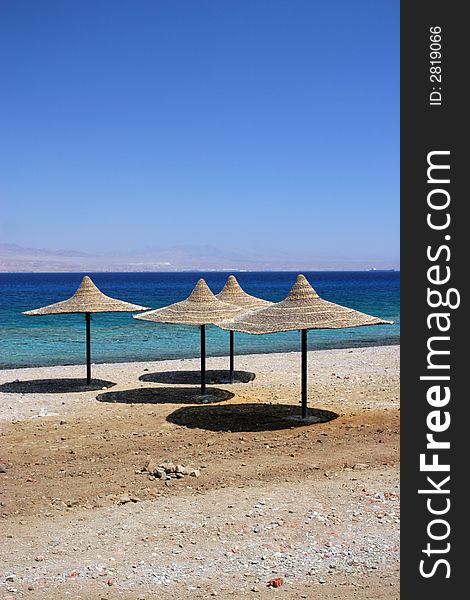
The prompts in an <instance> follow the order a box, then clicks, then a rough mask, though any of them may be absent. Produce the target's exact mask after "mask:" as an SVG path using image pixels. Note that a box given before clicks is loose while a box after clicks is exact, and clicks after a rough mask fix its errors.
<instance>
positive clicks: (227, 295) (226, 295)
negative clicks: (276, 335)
mask: <svg viewBox="0 0 470 600" xmlns="http://www.w3.org/2000/svg"><path fill="white" fill-rule="evenodd" d="M216 296H217V298H218V299H219V300H222V302H228V303H229V304H234V305H235V306H239V307H240V308H243V309H245V310H247V311H249V310H255V309H257V308H263V307H266V306H269V305H270V304H272V302H269V300H263V299H262V298H257V297H256V296H251V295H250V294H247V293H246V292H245V290H244V289H243V288H242V287H241V286H240V284H239V283H238V281H237V279H236V277H235V276H234V275H230V276H229V278H228V279H227V281H226V282H225V285H224V287H223V288H222V290H221V291H220V292H219V293H218V294H216ZM233 380H234V332H233V329H231V330H230V383H233Z"/></svg>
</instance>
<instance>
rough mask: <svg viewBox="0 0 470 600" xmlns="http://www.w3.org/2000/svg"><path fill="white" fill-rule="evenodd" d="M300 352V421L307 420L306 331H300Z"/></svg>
mask: <svg viewBox="0 0 470 600" xmlns="http://www.w3.org/2000/svg"><path fill="white" fill-rule="evenodd" d="M301 351H302V366H301V371H302V419H306V418H307V404H308V398H307V329H302V331H301Z"/></svg>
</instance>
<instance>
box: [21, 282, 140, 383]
mask: <svg viewBox="0 0 470 600" xmlns="http://www.w3.org/2000/svg"><path fill="white" fill-rule="evenodd" d="M147 309H148V307H147V306H140V305H139V304H131V303H130V302H124V301H122V300H116V299H115V298H110V297H109V296H106V294H103V292H101V291H100V290H99V289H98V288H97V287H96V285H95V284H94V283H93V281H92V280H91V279H90V277H88V275H85V277H84V278H83V279H82V282H81V284H80V286H79V288H78V290H77V291H76V292H75V293H74V295H73V296H72V297H71V298H69V299H68V300H62V301H61V302H56V303H55V304H48V305H47V306H43V307H42V308H36V309H34V310H27V311H26V312H24V313H23V314H24V315H28V316H37V317H39V316H44V315H66V314H75V313H84V314H85V322H86V381H87V385H90V383H91V339H90V337H91V336H90V323H91V313H103V312H137V311H139V310H147Z"/></svg>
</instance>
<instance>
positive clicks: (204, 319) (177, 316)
mask: <svg viewBox="0 0 470 600" xmlns="http://www.w3.org/2000/svg"><path fill="white" fill-rule="evenodd" d="M241 312H243V309H240V308H238V307H237V306H234V305H233V304H226V303H225V302H222V301H221V300H219V299H218V298H216V297H215V296H214V294H213V293H212V292H211V290H210V289H209V286H208V285H207V283H206V282H205V281H204V279H199V281H198V282H197V284H196V286H195V287H194V289H193V291H192V292H191V294H190V295H189V296H188V298H186V300H181V302H175V303H174V304H170V305H169V306H164V307H163V308H157V309H156V310H151V311H148V312H144V313H142V314H140V315H134V319H139V320H141V321H153V322H154V323H168V324H173V325H193V326H198V327H200V330H201V395H204V394H205V393H206V325H217V324H218V323H219V322H220V321H223V320H224V319H230V318H231V317H234V316H235V315H238V314H240V313H241Z"/></svg>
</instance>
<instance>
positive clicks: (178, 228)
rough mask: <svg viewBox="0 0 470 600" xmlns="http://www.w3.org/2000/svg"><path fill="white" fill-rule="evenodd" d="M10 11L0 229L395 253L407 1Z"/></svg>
mask: <svg viewBox="0 0 470 600" xmlns="http://www.w3.org/2000/svg"><path fill="white" fill-rule="evenodd" d="M0 22H1V26H0V27H1V31H0V61H1V71H0V80H1V87H2V94H1V96H2V100H1V103H2V105H3V106H2V108H1V129H2V133H1V138H2V141H1V142H0V144H1V146H2V148H1V173H0V177H1V179H2V183H1V184H0V185H1V189H0V191H1V197H2V204H3V208H2V211H1V214H0V237H1V240H0V241H3V242H11V243H18V244H20V245H23V246H35V247H48V248H55V249H57V248H73V249H77V250H85V251H87V250H88V251H90V250H92V251H102V250H108V251H115V250H117V249H121V250H123V251H127V250H137V249H140V248H143V247H144V246H148V245H151V246H169V245H175V244H206V243H210V244H213V245H215V246H218V247H220V248H224V249H234V250H243V251H247V250H249V251H250V252H258V251H259V252H260V253H262V252H265V251H266V249H269V248H277V249H278V250H279V249H280V250H281V251H282V250H283V249H285V250H286V252H288V253H289V254H290V255H291V256H299V257H303V258H305V257H306V256H312V257H328V256H334V257H345V258H346V259H349V258H372V259H376V260H377V261H380V260H382V259H383V260H392V261H393V260H395V261H396V262H397V264H398V253H399V248H398V242H399V2H398V0H383V1H380V2H378V1H376V0H354V2H352V1H350V0H332V1H324V0H178V1H171V0H69V1H66V0H39V1H38V0H2V2H1V3H0Z"/></svg>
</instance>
